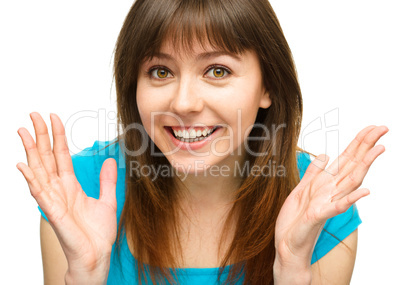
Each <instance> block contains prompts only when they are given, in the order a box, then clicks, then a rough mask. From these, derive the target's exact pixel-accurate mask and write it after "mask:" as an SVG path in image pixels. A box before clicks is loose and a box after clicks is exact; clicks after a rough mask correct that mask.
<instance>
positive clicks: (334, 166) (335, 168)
mask: <svg viewBox="0 0 402 285" xmlns="http://www.w3.org/2000/svg"><path fill="white" fill-rule="evenodd" d="M375 128H376V126H374V125H371V126H368V127H366V128H364V129H363V130H361V131H360V132H359V133H358V134H357V135H356V137H355V138H354V139H353V140H352V142H351V143H350V144H349V145H348V147H347V148H346V149H345V150H344V151H343V152H342V153H341V155H340V156H338V158H337V159H336V160H334V162H332V163H331V165H330V166H328V168H327V171H328V172H329V173H331V174H333V175H336V174H338V173H339V170H340V169H342V168H343V167H344V166H345V164H346V162H347V161H348V160H349V159H350V157H351V154H353V153H355V152H356V150H357V148H358V147H359V145H360V144H361V142H362V141H363V140H364V137H365V136H366V135H367V134H368V133H370V132H371V131H372V130H373V129H375Z"/></svg>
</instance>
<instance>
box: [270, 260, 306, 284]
mask: <svg viewBox="0 0 402 285" xmlns="http://www.w3.org/2000/svg"><path fill="white" fill-rule="evenodd" d="M273 271H274V272H273V273H274V284H275V285H288V284H289V285H310V284H311V281H312V272H311V265H310V264H309V263H308V262H306V261H304V260H303V261H301V260H299V261H296V260H287V261H284V260H281V259H280V258H279V257H277V258H275V262H274V266H273Z"/></svg>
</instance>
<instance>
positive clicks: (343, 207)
mask: <svg viewBox="0 0 402 285" xmlns="http://www.w3.org/2000/svg"><path fill="white" fill-rule="evenodd" d="M369 194H370V190H369V189H367V188H360V189H357V190H356V191H353V192H352V193H350V194H349V195H346V196H345V197H343V198H342V199H339V200H337V201H335V202H334V203H331V206H330V207H329V208H328V209H327V210H325V212H324V213H325V214H324V215H325V216H327V219H329V218H332V217H334V216H336V215H339V214H342V213H345V212H346V211H347V210H348V209H349V208H350V207H351V206H352V205H353V204H354V203H356V202H357V201H358V200H360V199H361V198H363V197H365V196H367V195H369Z"/></svg>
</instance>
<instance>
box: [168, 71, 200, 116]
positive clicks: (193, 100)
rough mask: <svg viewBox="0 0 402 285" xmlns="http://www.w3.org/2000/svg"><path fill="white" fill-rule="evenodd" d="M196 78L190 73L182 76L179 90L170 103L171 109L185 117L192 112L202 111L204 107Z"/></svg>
mask: <svg viewBox="0 0 402 285" xmlns="http://www.w3.org/2000/svg"><path fill="white" fill-rule="evenodd" d="M196 80H197V79H196V78H190V75H188V76H183V77H182V78H180V81H179V83H178V86H177V90H176V92H175V94H174V96H173V98H172V100H171V103H170V108H171V110H172V111H173V112H175V113H176V114H177V115H179V116H182V117H185V116H188V115H191V114H192V113H197V112H201V110H202V109H203V108H204V103H203V99H202V96H201V93H200V90H199V89H197V82H196Z"/></svg>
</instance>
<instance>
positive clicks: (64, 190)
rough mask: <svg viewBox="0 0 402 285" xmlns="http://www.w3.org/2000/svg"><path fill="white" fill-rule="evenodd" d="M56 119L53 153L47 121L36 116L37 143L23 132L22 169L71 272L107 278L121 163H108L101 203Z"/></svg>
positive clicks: (104, 169) (102, 178) (53, 117)
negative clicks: (83, 180)
mask: <svg viewBox="0 0 402 285" xmlns="http://www.w3.org/2000/svg"><path fill="white" fill-rule="evenodd" d="M50 118H51V124H52V133H53V150H52V148H51V144H50V139H49V134H48V129H47V126H46V124H45V122H44V121H43V119H42V117H41V116H40V115H39V114H38V113H35V112H34V113H31V119H32V122H33V125H34V128H35V133H36V143H35V141H34V140H33V138H32V137H31V135H30V133H29V132H28V131H27V130H26V129H25V128H20V129H19V130H18V134H19V135H20V137H21V139H22V143H23V145H24V148H25V151H26V155H27V161H28V165H26V164H24V163H22V162H20V163H18V164H17V168H18V169H19V170H20V171H21V172H22V174H23V175H24V177H25V179H26V181H27V182H28V186H29V189H30V192H31V194H32V196H33V197H34V198H35V200H36V201H37V203H38V205H39V206H40V207H41V209H42V210H43V212H44V213H45V214H46V217H47V218H48V220H49V223H50V225H51V226H52V228H53V229H54V231H55V233H56V235H57V237H58V239H59V241H60V244H61V246H62V248H63V251H64V253H65V255H66V258H67V261H68V266H69V268H68V272H69V273H71V274H78V275H79V274H83V275H85V274H88V276H89V275H91V274H92V273H95V272H98V271H99V272H103V271H105V270H106V276H105V277H107V270H108V269H109V264H110V253H111V250H112V245H113V243H114V241H115V239H116V230H117V221H116V181H117V165H116V161H115V160H114V159H107V160H106V161H105V162H104V164H103V166H102V169H101V173H100V197H99V200H97V199H94V198H91V197H87V195H86V194H85V193H84V191H83V190H82V188H81V185H80V183H79V182H78V181H77V179H76V177H75V174H74V169H73V164H72V160H71V156H70V153H69V150H68V147H67V143H66V136H65V131H64V127H63V124H62V122H61V120H60V119H59V117H58V116H57V115H55V114H51V116H50ZM92 284H93V283H92Z"/></svg>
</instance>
